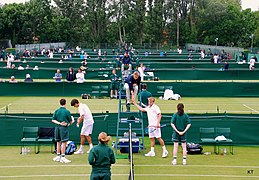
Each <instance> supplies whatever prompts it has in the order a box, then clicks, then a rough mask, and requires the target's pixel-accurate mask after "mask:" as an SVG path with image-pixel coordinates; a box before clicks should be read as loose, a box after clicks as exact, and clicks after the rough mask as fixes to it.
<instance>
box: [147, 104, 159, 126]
mask: <svg viewBox="0 0 259 180" xmlns="http://www.w3.org/2000/svg"><path fill="white" fill-rule="evenodd" d="M144 109H145V110H146V111H147V117H148V125H149V126H156V125H157V121H158V114H161V111H160V108H159V107H158V106H157V105H156V104H153V105H152V106H151V107H150V106H147V107H146V108H144Z"/></svg>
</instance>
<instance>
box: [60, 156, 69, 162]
mask: <svg viewBox="0 0 259 180" xmlns="http://www.w3.org/2000/svg"><path fill="white" fill-rule="evenodd" d="M60 162H61V163H71V161H70V160H68V159H67V158H65V157H62V158H60Z"/></svg>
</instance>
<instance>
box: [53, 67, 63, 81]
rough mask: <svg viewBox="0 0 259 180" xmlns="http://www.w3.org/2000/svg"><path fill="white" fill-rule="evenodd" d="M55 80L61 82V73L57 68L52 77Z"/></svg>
mask: <svg viewBox="0 0 259 180" xmlns="http://www.w3.org/2000/svg"><path fill="white" fill-rule="evenodd" d="M53 79H55V81H56V82H61V80H62V74H61V73H60V69H57V72H56V73H55V76H54V77H53Z"/></svg>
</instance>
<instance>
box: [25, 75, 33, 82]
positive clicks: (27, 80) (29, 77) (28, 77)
mask: <svg viewBox="0 0 259 180" xmlns="http://www.w3.org/2000/svg"><path fill="white" fill-rule="evenodd" d="M24 82H33V79H32V78H31V75H30V74H26V78H25V79H24Z"/></svg>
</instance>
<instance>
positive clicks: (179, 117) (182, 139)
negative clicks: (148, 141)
mask: <svg viewBox="0 0 259 180" xmlns="http://www.w3.org/2000/svg"><path fill="white" fill-rule="evenodd" d="M177 111H178V112H177V113H175V114H174V115H173V117H172V119H171V126H172V128H173V130H174V132H173V136H172V140H173V142H174V152H173V156H174V159H173V161H172V164H173V165H176V164H177V151H178V144H179V143H181V144H182V148H183V165H186V156H187V151H186V132H187V131H188V129H189V128H190V127H191V121H190V118H189V116H188V115H187V114H185V113H184V105H183V104H182V103H179V104H178V105H177Z"/></svg>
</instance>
